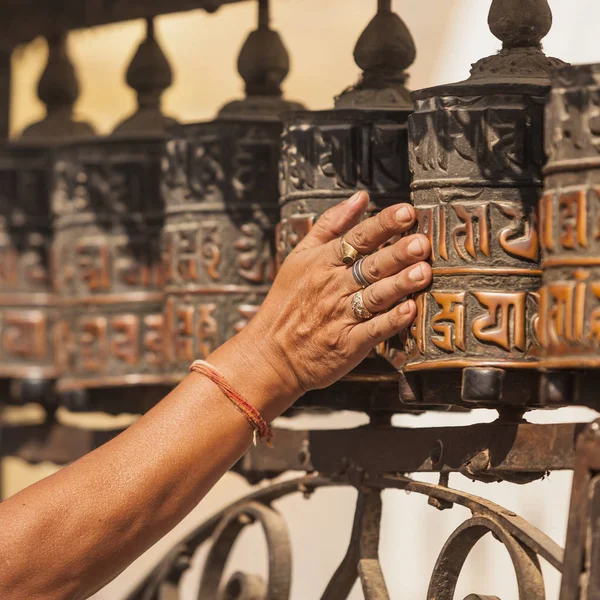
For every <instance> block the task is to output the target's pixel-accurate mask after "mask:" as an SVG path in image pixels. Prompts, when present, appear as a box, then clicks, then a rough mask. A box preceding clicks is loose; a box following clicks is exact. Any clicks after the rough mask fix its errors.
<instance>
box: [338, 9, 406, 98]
mask: <svg viewBox="0 0 600 600" xmlns="http://www.w3.org/2000/svg"><path fill="white" fill-rule="evenodd" d="M416 54H417V53H416V48H415V42H414V40H413V37H412V35H411V33H410V31H409V30H408V27H407V26H406V24H405V23H404V21H403V20H402V19H401V18H400V17H399V16H398V15H397V14H396V13H395V12H393V11H392V7H391V0H378V3H377V13H376V14H375V16H374V17H373V19H371V21H370V22H369V24H368V25H367V27H366V29H365V30H364V31H363V32H362V34H361V36H360V37H359V38H358V42H357V43H356V46H355V48H354V61H355V62H356V64H357V65H358V66H359V67H360V68H361V69H362V71H363V74H362V77H361V79H360V81H359V82H358V83H357V84H356V85H354V86H352V87H350V88H348V89H347V90H345V91H344V92H343V93H342V94H341V95H340V96H339V97H338V98H337V99H336V104H335V105H336V108H401V109H406V108H410V107H412V102H411V100H410V96H409V91H408V89H407V88H406V86H405V84H406V80H407V79H408V74H407V73H406V69H408V67H410V65H412V64H413V62H414V61H415V58H416Z"/></svg>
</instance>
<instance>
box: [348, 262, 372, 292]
mask: <svg viewBox="0 0 600 600" xmlns="http://www.w3.org/2000/svg"><path fill="white" fill-rule="evenodd" d="M365 258H366V257H365V256H363V257H362V258H360V259H359V260H357V261H356V262H355V263H354V264H353V265H352V277H354V281H356V283H357V284H358V285H360V287H362V288H366V287H369V286H370V285H371V282H370V281H369V280H368V279H367V278H366V277H365V276H364V274H363V272H362V265H363V262H364V260H365Z"/></svg>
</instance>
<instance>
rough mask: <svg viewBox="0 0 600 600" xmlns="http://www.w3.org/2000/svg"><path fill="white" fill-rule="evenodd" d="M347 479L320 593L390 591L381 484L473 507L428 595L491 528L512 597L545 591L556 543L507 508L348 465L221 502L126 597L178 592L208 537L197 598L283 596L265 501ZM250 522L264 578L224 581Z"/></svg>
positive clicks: (282, 536)
mask: <svg viewBox="0 0 600 600" xmlns="http://www.w3.org/2000/svg"><path fill="white" fill-rule="evenodd" d="M347 485H353V486H356V487H357V489H358V499H357V505H356V512H355V518H354V525H353V529H352V534H351V538H350V544H349V547H348V550H347V552H346V554H345V556H344V558H343V559H342V562H341V563H340V565H339V567H338V569H337V570H336V572H335V573H334V574H333V576H332V578H331V580H330V582H329V584H328V586H327V587H326V589H325V590H324V592H323V595H322V596H321V598H322V600H344V599H345V598H347V597H348V595H349V593H350V591H351V590H352V588H353V585H354V583H355V581H356V579H357V578H358V579H359V580H360V583H361V586H362V590H363V593H364V595H365V598H366V600H388V599H389V598H390V596H389V591H388V589H387V586H386V583H385V579H384V576H383V572H382V570H381V565H380V562H379V557H378V552H379V549H378V548H379V531H380V526H381V508H382V505H381V495H380V493H381V490H383V489H397V490H406V491H411V492H414V493H418V494H422V495H424V496H425V497H427V498H428V499H429V501H430V504H434V506H438V507H440V506H441V507H442V508H451V507H452V506H454V505H461V506H463V507H465V508H467V509H469V510H470V511H471V512H472V515H473V516H472V517H471V518H469V519H467V520H466V521H465V522H464V523H463V524H461V525H460V526H459V527H458V528H457V529H456V530H455V531H454V532H453V533H452V534H451V536H450V537H449V538H448V540H447V542H446V543H445V544H444V546H443V548H442V549H441V552H440V554H439V556H438V559H437V561H436V564H435V566H434V569H433V573H432V576H431V580H430V584H429V590H428V593H427V599H428V600H452V598H454V591H455V587H456V582H457V581H458V577H459V575H460V572H461V570H462V567H463V564H464V561H465V559H466V558H467V556H468V554H469V553H470V551H471V550H472V548H473V546H474V545H475V543H476V542H477V541H478V540H479V539H481V538H482V537H483V536H484V535H486V534H487V533H491V534H492V535H494V537H496V538H497V539H498V540H499V541H500V542H501V543H502V544H503V545H504V547H505V548H506V549H507V551H508V553H509V555H510V558H511V560H512V562H513V565H514V567H515V573H516V576H517V584H518V589H519V600H545V598H546V595H545V589H544V580H543V577H542V572H541V568H540V562H539V558H543V559H545V560H546V561H548V562H549V563H550V564H551V565H552V566H553V567H554V568H555V569H558V570H559V571H561V570H562V568H563V555H564V553H563V549H562V548H561V547H560V546H558V545H557V544H556V543H555V542H554V541H553V540H552V539H550V538H549V537H548V536H546V535H545V534H544V533H542V532H541V531H539V530H538V529H537V528H535V527H533V526H532V525H531V524H529V523H527V522H526V521H525V520H523V519H521V518H520V517H518V516H517V515H516V514H515V513H513V512H512V511H509V510H507V509H505V508H503V507H501V506H498V505H497V504H494V503H493V502H490V501H488V500H484V499H483V498H479V497H477V496H473V495H471V494H468V493H466V492H462V491H459V490H454V489H451V488H448V487H447V486H446V485H443V484H442V485H435V484H429V483H423V482H418V481H414V480H412V479H410V478H407V477H403V476H392V475H382V476H377V475H374V476H372V477H369V476H368V475H365V474H364V473H362V474H361V472H360V471H351V472H348V473H347V474H346V475H345V476H341V477H340V476H338V477H324V476H321V475H312V476H311V475H309V476H305V477H301V478H299V479H295V480H289V481H285V482H282V483H276V484H273V485H271V486H268V487H266V488H263V489H261V490H259V491H258V492H254V493H253V494H251V495H250V496H248V497H247V498H244V499H242V500H240V501H239V502H237V503H235V504H234V505H232V507H230V508H227V509H224V510H223V511H221V512H220V513H219V514H217V515H215V516H214V517H213V518H211V519H210V520H209V521H207V522H206V523H204V524H203V525H201V526H200V527H199V528H198V529H196V530H195V531H194V532H193V533H191V534H190V535H189V536H188V537H187V538H186V539H185V540H183V541H182V542H181V543H180V544H178V545H177V546H176V547H175V548H173V550H172V551H171V553H169V555H168V556H167V557H166V558H165V559H163V561H161V563H159V565H157V567H155V569H154V570H153V572H152V573H151V574H150V575H149V576H148V577H147V578H146V579H145V581H143V582H142V583H141V584H140V585H139V586H138V588H137V589H136V590H135V591H134V592H133V593H132V594H130V595H129V596H128V599H127V600H159V599H160V600H164V598H166V597H168V598H173V600H176V599H177V598H179V597H180V595H179V594H180V591H179V586H180V583H181V580H182V576H183V573H184V572H185V571H186V570H187V569H188V568H189V566H190V564H191V558H192V557H193V555H194V554H195V553H196V552H197V551H198V549H199V547H200V546H201V545H202V544H204V543H209V544H210V549H209V552H208V558H207V560H206V563H205V566H204V570H203V575H202V579H201V582H200V586H199V594H198V598H202V599H203V600H204V599H206V600H209V599H213V598H221V599H223V600H225V599H227V600H234V599H239V600H242V599H252V600H287V599H288V598H289V593H290V581H291V578H290V572H291V548H290V543H289V539H288V535H287V530H286V527H285V521H284V520H283V519H282V516H281V515H280V514H279V513H277V512H276V511H275V510H274V509H273V508H272V507H271V504H272V503H273V502H274V501H275V500H278V499H280V498H282V497H284V496H286V495H288V494H291V493H296V492H301V493H304V494H307V493H312V492H313V491H314V490H316V489H317V488H321V487H326V486H347ZM432 500H435V501H437V503H435V502H432ZM255 521H259V522H260V523H261V525H262V527H263V529H264V531H265V535H266V538H267V545H268V549H269V577H268V581H267V582H263V581H262V580H261V579H260V578H257V577H256V576H253V575H247V574H243V573H239V572H237V573H236V574H235V575H234V576H233V578H231V579H229V580H228V581H227V582H224V581H222V574H223V571H224V569H225V566H226V563H227V557H228V556H229V553H230V551H231V548H232V545H233V543H234V541H235V539H236V537H237V536H238V534H239V532H240V531H241V530H242V529H243V528H244V527H245V526H246V525H248V524H251V523H253V522H255ZM165 594H168V595H165ZM471 597H474V598H478V597H481V596H477V595H474V596H471Z"/></svg>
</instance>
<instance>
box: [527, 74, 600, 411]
mask: <svg viewBox="0 0 600 600" xmlns="http://www.w3.org/2000/svg"><path fill="white" fill-rule="evenodd" d="M552 84H553V86H552V93H551V99H550V102H549V104H548V107H547V114H546V119H547V126H546V149H547V153H548V156H549V160H548V164H547V166H546V170H545V175H546V179H545V192H544V195H543V197H542V199H541V200H540V208H539V213H540V238H541V246H542V251H543V262H542V266H543V270H544V280H543V286H542V288H541V290H540V322H539V330H540V342H541V345H542V349H543V366H544V367H545V369H547V370H549V371H550V373H548V375H547V376H546V377H545V378H544V385H543V386H542V394H543V395H544V396H545V397H546V399H547V401H548V402H549V403H559V404H560V403H564V399H565V397H566V396H568V395H569V394H571V393H572V392H575V401H576V402H580V403H583V404H592V405H595V406H598V385H599V384H600V377H599V376H598V375H597V374H595V373H594V369H596V370H597V369H598V367H599V366H600V154H599V153H600V65H581V66H574V67H565V68H563V69H559V70H557V71H556V72H555V73H554V74H553V81H552ZM552 371H554V372H552Z"/></svg>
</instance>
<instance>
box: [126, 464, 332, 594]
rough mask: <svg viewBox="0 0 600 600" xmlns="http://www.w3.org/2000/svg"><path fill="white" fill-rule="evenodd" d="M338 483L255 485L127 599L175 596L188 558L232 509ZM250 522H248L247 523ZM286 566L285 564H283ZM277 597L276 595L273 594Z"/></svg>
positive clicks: (312, 479) (307, 480) (310, 480)
mask: <svg viewBox="0 0 600 600" xmlns="http://www.w3.org/2000/svg"><path fill="white" fill-rule="evenodd" d="M334 485H339V484H338V483H336V482H334V481H331V480H330V479H328V478H327V477H321V476H319V475H309V476H305V477H299V478H296V479H290V480H287V481H283V482H279V483H276V484H273V485H270V486H268V487H266V488H262V489H258V490H257V491H255V492H252V493H251V494H249V495H248V496H246V497H245V498H242V499H241V500H238V501H237V502H235V503H234V504H233V505H231V506H229V507H227V508H224V509H223V510H221V511H219V512H218V513H217V514H215V515H214V516H212V517H211V518H210V519H208V520H207V521H205V522H204V523H203V524H202V525H200V527H198V528H197V529H195V530H194V531H192V532H191V533H190V534H189V535H187V536H186V537H185V538H184V539H183V540H181V542H179V543H178V544H177V545H176V546H175V547H174V548H173V549H172V550H171V551H170V552H169V553H168V554H167V555H166V556H165V558H164V559H163V560H162V561H161V562H160V563H159V564H158V565H157V566H156V567H155V568H154V569H153V571H152V572H151V573H150V574H149V575H148V577H146V578H145V579H144V580H143V581H142V582H141V583H140V584H139V585H138V586H137V587H136V589H135V590H134V591H133V592H131V593H130V594H129V595H128V596H127V600H164V599H165V598H169V600H171V598H172V599H173V600H176V599H178V598H179V597H180V596H179V584H180V581H181V578H182V577H183V575H184V573H185V572H186V571H187V569H189V567H190V566H191V559H192V557H193V556H194V554H195V552H196V550H197V549H198V548H199V547H200V546H201V545H202V544H204V543H205V542H206V541H207V540H209V538H210V537H211V536H212V535H213V534H214V532H215V531H216V530H217V529H218V527H219V525H220V524H221V523H222V522H224V519H227V518H228V516H229V515H231V514H234V513H238V514H240V513H242V514H243V513H244V510H245V507H248V506H255V505H256V504H258V503H260V505H264V506H265V507H268V506H270V505H271V504H272V503H273V502H274V501H275V500H278V499H280V498H283V497H284V496H287V495H289V494H295V493H298V492H299V493H302V494H305V495H307V494H310V493H312V492H313V491H314V490H316V489H318V488H321V487H329V486H334ZM247 524H249V523H247ZM283 566H284V567H285V564H284V565H283ZM169 594H170V595H169ZM272 598H273V600H279V596H272Z"/></svg>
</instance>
